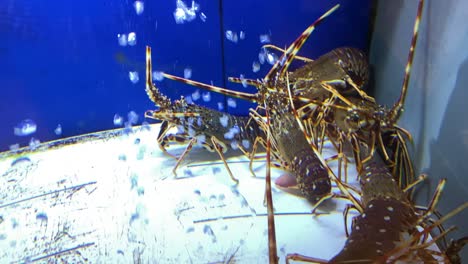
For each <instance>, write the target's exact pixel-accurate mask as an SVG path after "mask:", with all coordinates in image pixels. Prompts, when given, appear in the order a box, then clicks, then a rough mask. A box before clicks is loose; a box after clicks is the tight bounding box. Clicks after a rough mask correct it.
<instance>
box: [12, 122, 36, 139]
mask: <svg viewBox="0 0 468 264" xmlns="http://www.w3.org/2000/svg"><path fill="white" fill-rule="evenodd" d="M36 130H37V125H36V123H35V122H34V121H33V120H31V119H25V120H23V121H21V122H20V123H19V124H17V125H16V126H15V127H14V128H13V133H14V134H15V136H28V135H31V134H34V133H35V132H36Z"/></svg>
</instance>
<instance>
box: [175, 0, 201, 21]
mask: <svg viewBox="0 0 468 264" xmlns="http://www.w3.org/2000/svg"><path fill="white" fill-rule="evenodd" d="M199 11H200V6H199V5H198V3H196V2H195V1H192V6H191V7H190V8H189V7H187V5H186V4H185V3H184V1H182V0H177V2H176V9H175V10H174V19H175V21H176V23H177V24H183V23H185V22H191V21H193V20H194V19H195V18H196V17H197V12H199ZM205 18H206V16H205Z"/></svg>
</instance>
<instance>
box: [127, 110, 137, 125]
mask: <svg viewBox="0 0 468 264" xmlns="http://www.w3.org/2000/svg"><path fill="white" fill-rule="evenodd" d="M127 118H128V122H129V123H130V125H135V124H136V123H138V114H137V113H135V111H130V112H128V114H127Z"/></svg>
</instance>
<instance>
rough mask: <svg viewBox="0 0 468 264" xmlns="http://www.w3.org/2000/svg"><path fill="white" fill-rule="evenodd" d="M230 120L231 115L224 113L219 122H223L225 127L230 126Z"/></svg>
mask: <svg viewBox="0 0 468 264" xmlns="http://www.w3.org/2000/svg"><path fill="white" fill-rule="evenodd" d="M228 121H229V117H228V116H227V115H223V116H222V117H220V118H219V122H220V123H221V125H222V126H223V127H227V126H228Z"/></svg>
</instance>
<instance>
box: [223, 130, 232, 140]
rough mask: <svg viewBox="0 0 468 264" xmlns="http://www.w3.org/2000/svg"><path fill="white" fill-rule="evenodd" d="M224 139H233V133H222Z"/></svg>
mask: <svg viewBox="0 0 468 264" xmlns="http://www.w3.org/2000/svg"><path fill="white" fill-rule="evenodd" d="M224 138H225V139H233V138H234V133H232V131H230V130H229V131H228V132H226V133H224Z"/></svg>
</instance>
